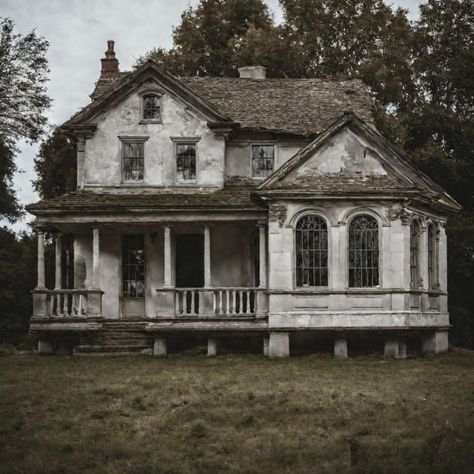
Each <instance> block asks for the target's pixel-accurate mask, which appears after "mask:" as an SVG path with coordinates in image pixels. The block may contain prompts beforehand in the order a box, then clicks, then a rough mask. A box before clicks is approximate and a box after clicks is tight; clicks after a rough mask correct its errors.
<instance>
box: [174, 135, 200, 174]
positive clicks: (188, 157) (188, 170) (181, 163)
mask: <svg viewBox="0 0 474 474" xmlns="http://www.w3.org/2000/svg"><path fill="white" fill-rule="evenodd" d="M176 179H177V180H178V181H194V180H195V179H196V143H176Z"/></svg>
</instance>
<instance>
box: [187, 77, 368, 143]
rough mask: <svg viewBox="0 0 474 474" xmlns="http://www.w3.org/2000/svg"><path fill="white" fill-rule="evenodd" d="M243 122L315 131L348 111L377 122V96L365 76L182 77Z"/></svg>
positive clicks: (306, 132)
mask: <svg viewBox="0 0 474 474" xmlns="http://www.w3.org/2000/svg"><path fill="white" fill-rule="evenodd" d="M179 80H180V81H182V82H183V83H184V84H185V85H186V86H188V87H189V88H190V89H191V90H192V91H193V92H195V93H196V94H197V95H198V96H200V97H202V98H203V99H205V100H206V101H208V102H209V103H210V104H211V105H213V106H214V107H215V108H217V109H218V110H219V111H220V112H221V113H222V114H223V115H225V116H227V117H229V118H230V119H232V120H233V121H235V122H240V124H241V127H244V128H255V129H271V130H277V131H286V132H292V133H296V134H304V135H313V134H316V133H320V132H322V131H323V130H325V129H326V128H327V127H328V125H329V124H330V123H331V122H333V121H334V120H336V119H337V118H338V117H340V116H341V115H342V114H343V113H344V112H347V111H352V112H354V113H356V114H357V115H358V116H359V117H360V118H362V119H363V120H365V121H368V122H372V120H373V117H372V107H373V102H372V100H371V98H370V96H369V93H368V90H367V87H366V86H365V85H364V83H363V82H362V81H360V80H350V81H329V80H322V79H237V78H235V79H234V78H220V77H180V78H179Z"/></svg>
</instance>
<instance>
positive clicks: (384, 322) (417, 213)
mask: <svg viewBox="0 0 474 474" xmlns="http://www.w3.org/2000/svg"><path fill="white" fill-rule="evenodd" d="M101 61H102V70H101V75H100V78H99V80H98V82H97V83H96V86H95V89H94V91H93V93H92V94H91V102H90V103H89V104H88V105H87V106H86V107H84V108H83V109H82V110H80V111H79V112H78V113H76V114H75V115H74V116H73V117H72V118H71V119H70V120H69V121H67V122H66V123H65V124H64V125H63V126H62V127H61V128H62V130H63V132H64V133H65V134H67V136H68V137H69V138H70V139H71V140H73V141H74V142H75V143H76V146H77V190H76V191H74V192H70V193H67V194H64V195H62V196H60V197H58V198H53V199H47V200H43V201H40V202H38V203H36V204H32V205H30V206H28V210H29V211H30V212H31V213H32V214H34V215H35V217H36V219H35V221H34V223H33V226H34V229H35V231H36V232H37V235H38V285H37V287H36V288H35V289H34V290H33V302H34V311H33V316H32V319H31V326H30V330H31V332H32V333H33V334H36V335H37V336H38V338H39V346H38V352H40V353H50V352H54V351H56V350H58V349H61V348H62V347H63V346H64V345H68V344H69V347H70V349H72V350H73V353H74V354H97V353H114V354H119V353H152V354H154V355H165V354H166V353H167V351H168V350H170V344H171V342H170V341H179V339H180V338H186V337H188V338H189V337H193V336H195V337H200V338H201V339H202V340H203V341H205V343H207V351H208V354H209V355H214V354H216V352H218V350H219V345H220V344H221V343H222V344H225V342H226V341H229V340H230V339H232V338H240V339H244V340H250V339H252V340H253V341H255V343H257V342H258V344H259V345H260V347H261V350H262V352H263V354H265V355H269V356H270V357H287V356H289V355H290V352H291V351H292V350H293V349H292V348H293V344H294V342H295V341H297V340H298V338H299V337H301V336H303V335H306V336H308V335H313V336H321V337H322V339H321V341H323V340H324V341H326V342H327V341H330V342H329V347H330V349H331V351H332V350H333V351H334V355H335V357H339V358H344V357H347V355H348V347H349V353H350V352H351V344H352V341H356V340H357V338H358V337H360V336H361V335H368V336H370V337H374V338H375V339H374V340H377V341H380V348H381V349H382V348H383V350H384V353H385V356H387V357H394V358H404V357H406V350H407V349H406V348H407V341H410V342H409V343H410V344H415V343H416V344H415V345H418V346H419V348H420V350H421V351H422V352H433V353H438V352H443V351H446V350H447V349H448V329H449V315H448V308H447V245H446V233H445V224H446V219H447V216H448V215H450V214H453V213H455V212H457V211H459V209H460V206H459V204H458V203H457V202H456V201H455V200H454V199H453V198H451V197H450V196H449V195H448V194H447V193H446V192H444V191H443V189H441V188H440V187H439V186H438V185H437V184H436V183H434V182H433V181H432V180H431V179H429V178H428V177H427V176H426V175H424V174H423V173H422V172H421V171H419V170H418V169H416V168H415V167H414V166H413V165H412V164H411V163H410V161H409V159H407V158H406V157H403V156H400V154H399V153H398V152H397V151H396V150H395V149H394V147H393V146H391V144H390V143H389V142H388V141H387V140H386V139H385V138H384V137H383V136H382V135H381V134H380V133H379V132H378V131H377V129H376V128H375V126H374V119H373V113H372V109H373V103H372V101H371V98H370V96H369V94H368V92H367V89H366V87H365V86H364V84H363V83H362V82H361V81H359V80H347V81H340V80H321V79H270V78H266V72H265V68H264V67H261V66H251V67H241V68H239V75H240V77H239V78H224V77H174V76H173V75H171V74H169V73H167V72H166V71H165V70H163V69H162V68H161V67H160V66H159V65H157V64H156V63H154V62H152V61H148V62H146V63H145V64H143V65H141V66H139V67H137V68H136V69H135V70H133V71H132V72H121V71H119V67H118V60H117V59H116V57H115V53H114V42H113V41H109V42H108V50H107V52H106V53H105V57H104V58H103V59H102V60H101ZM45 233H46V234H47V236H50V235H54V239H55V251H56V254H55V274H54V279H55V284H54V288H46V276H47V275H45V257H44V254H45V251H44V248H45ZM318 340H319V339H318V338H317V337H316V338H315V339H314V350H315V351H316V350H318V347H317V346H318ZM222 347H223V346H222Z"/></svg>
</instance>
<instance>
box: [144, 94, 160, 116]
mask: <svg viewBox="0 0 474 474" xmlns="http://www.w3.org/2000/svg"><path fill="white" fill-rule="evenodd" d="M160 119H161V110H160V97H159V96H158V95H156V94H147V95H145V96H143V120H153V121H159V120H160Z"/></svg>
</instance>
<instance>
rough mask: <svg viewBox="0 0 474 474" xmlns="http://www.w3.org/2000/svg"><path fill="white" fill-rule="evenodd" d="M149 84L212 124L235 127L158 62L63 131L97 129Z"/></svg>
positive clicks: (133, 75)
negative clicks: (107, 113)
mask: <svg viewBox="0 0 474 474" xmlns="http://www.w3.org/2000/svg"><path fill="white" fill-rule="evenodd" d="M147 83H148V84H150V83H153V84H155V86H156V87H157V88H159V89H160V90H161V93H162V94H169V95H170V96H172V97H174V98H175V100H177V101H179V102H181V103H182V104H183V105H184V106H186V107H188V108H189V109H192V110H194V111H195V112H197V113H199V114H200V115H201V116H202V117H203V118H204V119H205V120H207V121H209V122H216V123H226V124H231V123H232V122H231V121H230V120H229V119H228V118H227V117H225V116H224V115H222V114H221V113H220V112H218V111H217V110H216V109H215V108H214V107H212V106H211V105H210V104H208V103H207V102H206V101H205V100H203V99H201V98H200V97H198V96H197V95H196V94H195V93H194V92H192V91H191V90H190V89H189V88H188V87H186V86H185V85H184V84H183V83H181V82H180V81H179V80H177V79H176V78H175V77H173V76H172V75H171V74H168V73H166V72H165V71H162V70H161V69H160V68H159V67H158V66H157V65H156V64H155V63H154V62H152V61H148V62H147V63H145V64H144V65H143V66H141V67H139V68H137V69H136V70H135V71H134V72H132V73H129V74H128V75H126V76H124V77H123V78H122V79H120V80H118V81H117V82H115V83H113V86H112V87H111V88H110V89H109V90H108V91H107V92H106V93H104V94H103V95H102V96H101V97H99V98H98V99H96V100H94V101H93V102H92V103H90V104H89V105H88V106H86V107H84V108H83V109H82V110H80V111H79V112H78V113H76V114H75V115H74V116H73V117H71V119H69V120H68V121H67V122H66V123H65V124H64V125H63V126H62V127H61V128H62V129H63V130H65V131H68V132H74V131H76V130H78V131H82V130H83V128H84V126H87V125H94V123H95V119H96V117H98V116H99V115H100V114H102V113H104V112H105V111H107V110H108V109H110V108H111V107H115V106H117V104H120V103H121V102H123V101H124V100H125V99H126V98H127V97H129V96H130V95H132V94H133V93H135V92H136V91H137V90H139V89H140V88H143V86H144V84H147Z"/></svg>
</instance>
